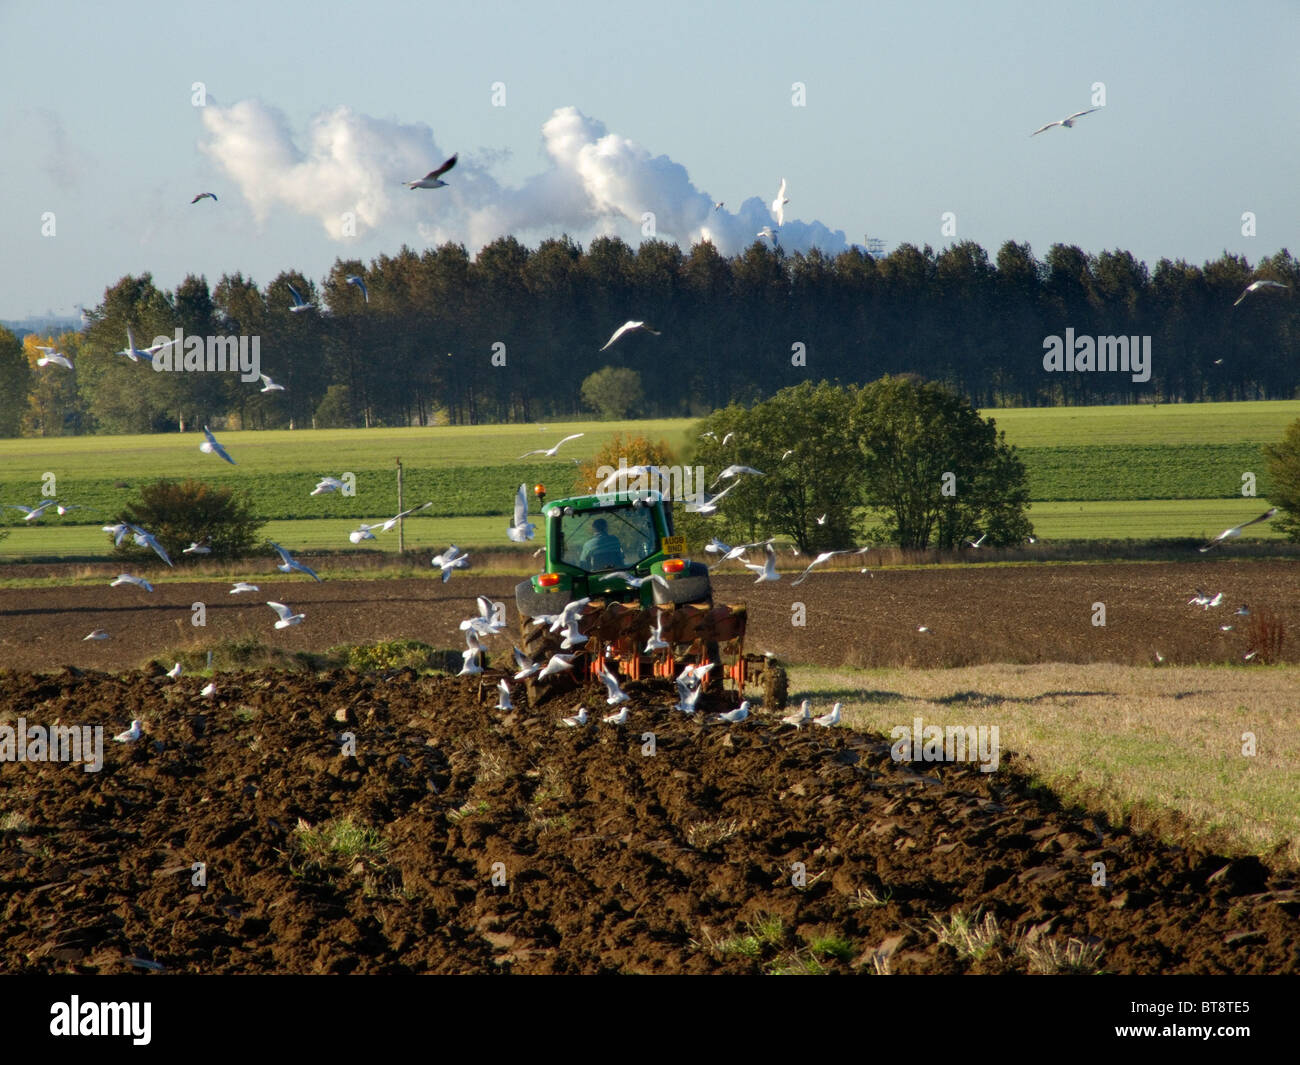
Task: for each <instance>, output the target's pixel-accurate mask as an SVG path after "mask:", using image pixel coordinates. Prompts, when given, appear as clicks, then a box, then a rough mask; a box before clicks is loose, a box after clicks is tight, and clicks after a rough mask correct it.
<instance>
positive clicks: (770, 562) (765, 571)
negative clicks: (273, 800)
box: [745, 544, 781, 584]
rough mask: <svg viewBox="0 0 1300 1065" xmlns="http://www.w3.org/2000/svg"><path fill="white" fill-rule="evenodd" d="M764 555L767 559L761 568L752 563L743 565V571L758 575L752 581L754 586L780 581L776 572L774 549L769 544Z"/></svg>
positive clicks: (779, 575) (779, 576)
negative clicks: (765, 582) (750, 571)
mask: <svg viewBox="0 0 1300 1065" xmlns="http://www.w3.org/2000/svg"><path fill="white" fill-rule="evenodd" d="M766 555H767V558H766V560H765V561H764V562H763V564H762V565H761V566H759V565H756V564H755V563H753V562H746V563H745V569H747V570H752V571H753V572H754V573H757V574H758V578H757V580H755V581H754V583H755V584H761V583H762V582H763V581H779V580H780V579H781V574H779V573H777V572H776V548H774V547H773V546H772V545H771V544H768V545H767V550H766Z"/></svg>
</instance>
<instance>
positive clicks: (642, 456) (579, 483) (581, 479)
mask: <svg viewBox="0 0 1300 1065" xmlns="http://www.w3.org/2000/svg"><path fill="white" fill-rule="evenodd" d="M676 461H677V458H676V456H675V455H674V454H673V449H672V448H670V447H669V446H668V444H667V443H666V442H665V441H663V440H659V441H656V442H654V443H651V442H650V441H649V440H648V439H646V438H645V437H644V436H632V435H631V434H627V433H615V434H614V435H613V436H612V437H610V438H609V442H608V443H607V444H605V445H604V446H603V447H601V448H600V450H599V451H597V452H596V454H595V455H593V456H592V457H591V458H590V459H588V460H587V461H586V462H584V463H582V464H581V465H579V466H578V467H577V471H576V474H575V476H574V480H573V494H574V495H577V494H579V493H582V492H588V491H592V490H594V489H595V487H596V486H597V485H598V484H599V483H600V482H601V480H602V479H603V478H604V477H605V476H607V472H606V473H604V474H602V473H601V471H602V470H606V471H608V470H617V469H619V467H620V465H621V466H623V467H629V466H660V467H663V468H667V467H669V466H672V465H673V464H674V463H675V462H676ZM629 482H630V483H631V484H632V485H633V486H634V487H635V485H636V481H635V479H633V478H629ZM651 487H657V486H655V485H652V486H651ZM664 491H665V493H666V492H667V491H668V488H667V487H665V488H664ZM552 494H554V493H552Z"/></svg>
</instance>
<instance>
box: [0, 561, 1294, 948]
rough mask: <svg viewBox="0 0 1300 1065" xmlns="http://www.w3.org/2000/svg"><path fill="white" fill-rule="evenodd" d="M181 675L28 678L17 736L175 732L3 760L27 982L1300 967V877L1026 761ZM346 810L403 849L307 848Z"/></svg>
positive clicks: (8, 683) (0, 872)
mask: <svg viewBox="0 0 1300 1065" xmlns="http://www.w3.org/2000/svg"><path fill="white" fill-rule="evenodd" d="M303 587H304V588H308V589H310V588H311V586H310V585H303ZM384 590H386V589H385V588H384V587H382V586H381V588H380V591H381V592H382V591H384ZM422 590H423V589H422ZM319 594H322V595H326V594H328V595H334V596H338V595H339V589H337V588H331V586H329V585H325V586H322V587H321V589H319ZM290 601H291V602H293V599H290ZM310 602H311V601H310V600H308V599H305V598H302V597H299V601H298V602H297V603H295V605H299V606H307V605H308V604H309V603H310ZM325 602H326V600H319V601H317V603H316V604H313V605H317V609H316V610H315V611H312V610H310V608H309V617H311V616H313V615H320V614H324V613H325V611H324V609H322V607H323V605H324V603H325ZM263 609H265V608H263ZM354 616H357V617H359V616H360V615H359V614H356V615H354ZM160 672H161V671H160V670H156V669H155V670H153V671H152V672H151V673H140V672H134V673H130V674H125V675H120V676H108V675H104V674H99V673H90V674H85V675H77V674H75V673H73V672H63V673H58V674H50V675H46V676H33V675H29V674H0V719H3V720H6V721H12V719H13V718H14V717H16V716H18V715H20V714H21V715H24V716H25V717H26V719H27V721H28V723H29V725H30V724H32V723H40V724H51V723H54V722H55V721H58V720H61V721H63V722H65V723H79V724H80V723H92V724H93V723H102V724H104V725H106V726H107V728H106V732H107V734H108V735H110V736H111V735H112V733H113V732H114V731H116V730H117V729H118V728H121V727H124V726H125V725H126V724H127V721H128V719H129V718H131V717H139V718H141V719H143V720H144V721H145V723H146V728H147V734H146V736H145V738H144V739H142V740H141V741H139V742H137V743H135V744H131V745H120V744H115V743H112V742H111V741H110V742H108V743H107V745H106V746H107V748H109V749H107V750H106V751H105V764H104V766H103V769H102V771H101V772H99V773H94V774H91V773H85V772H83V771H82V769H81V767H79V766H75V765H51V764H45V763H27V764H4V765H2V766H0V811H2V812H3V814H4V815H6V816H5V819H4V820H3V821H0V900H2V901H0V906H2V907H3V925H4V936H3V938H2V941H0V971H4V972H33V971H41V972H48V971H61V972H64V971H76V972H123V971H129V970H130V968H131V967H132V966H133V965H134V966H138V965H139V964H140V962H141V960H143V961H153V962H156V963H158V964H161V965H162V966H165V969H166V971H167V972H185V973H209V972H222V973H230V972H241V973H242V972H307V973H348V972H358V973H360V972H435V973H453V972H457V973H460V972H487V971H501V970H505V971H511V972H523V973H534V972H563V973H595V972H717V971H725V972H761V971H773V970H777V969H790V968H798V967H801V966H802V967H811V965H812V962H813V960H814V959H815V960H816V964H817V965H819V966H820V967H822V968H823V969H826V970H829V971H854V970H857V971H863V970H865V971H869V972H870V971H875V970H876V969H877V967H878V966H887V967H888V968H889V969H891V970H892V971H894V972H899V973H907V972H964V971H973V972H1007V971H1018V972H1023V971H1026V969H1027V967H1028V965H1029V961H1028V959H1027V957H1026V956H1025V955H1024V954H1023V953H1019V952H1017V951H1016V950H1015V949H1013V947H1012V946H1010V945H1009V944H1008V943H1006V942H1004V943H1003V944H1002V945H1001V946H998V947H995V948H994V949H993V950H991V951H989V952H988V953H987V954H985V955H984V956H983V957H982V958H981V959H978V960H976V959H974V958H972V957H971V956H969V955H968V954H965V953H963V952H962V951H960V950H957V949H955V948H954V947H953V946H951V945H946V944H941V943H940V942H939V938H938V936H937V933H936V930H935V928H934V926H933V924H932V919H933V918H935V917H946V916H948V915H949V914H951V913H953V912H962V913H965V914H968V915H969V914H972V913H974V912H975V911H976V910H977V909H982V910H983V911H984V912H986V913H988V914H991V915H993V917H994V918H995V919H996V920H997V922H998V926H999V928H1000V930H1001V932H1002V933H1003V935H1004V936H1006V937H1013V936H1019V935H1020V934H1022V933H1023V934H1024V935H1026V936H1027V937H1028V938H1029V939H1030V940H1032V941H1034V942H1035V943H1036V944H1037V945H1038V946H1040V947H1043V946H1045V945H1046V944H1054V945H1057V946H1060V947H1064V946H1066V945H1067V943H1068V941H1069V940H1071V939H1073V940H1075V941H1077V942H1079V943H1084V944H1093V945H1095V946H1096V947H1098V948H1100V951H1101V955H1100V961H1099V962H1098V963H1097V967H1099V968H1102V969H1104V970H1106V971H1109V972H1118V973H1158V972H1198V973H1268V972H1290V973H1294V972H1300V894H1297V890H1296V888H1297V884H1296V882H1295V881H1293V880H1290V881H1289V880H1286V879H1285V878H1284V877H1282V876H1280V875H1277V874H1275V873H1271V872H1270V870H1269V869H1268V868H1266V867H1265V866H1264V865H1262V864H1260V862H1259V861H1258V860H1256V859H1253V858H1251V859H1239V860H1235V861H1229V860H1228V859H1226V858H1223V857H1220V856H1216V855H1213V854H1207V853H1204V852H1201V851H1198V850H1196V849H1194V848H1191V847H1189V848H1186V849H1184V848H1180V847H1178V846H1173V845H1168V844H1165V843H1161V842H1158V841H1156V840H1154V839H1152V838H1150V837H1141V836H1134V835H1131V834H1129V833H1128V832H1127V831H1126V830H1124V829H1116V828H1112V827H1110V826H1108V825H1106V824H1105V823H1103V822H1101V821H1099V820H1098V819H1096V818H1093V817H1089V816H1085V815H1083V814H1079V813H1077V812H1069V811H1062V810H1060V809H1057V808H1055V806H1054V804H1053V802H1052V800H1051V798H1050V796H1047V795H1045V794H1043V793H1041V792H1036V791H1034V790H1033V789H1031V788H1030V787H1028V786H1027V785H1026V784H1025V782H1024V781H1023V780H1022V778H1020V777H1019V776H1017V775H1016V773H1015V768H1014V765H1012V766H1010V767H1008V766H1007V765H1006V763H1005V761H1004V765H1003V768H1002V769H1001V770H1000V771H999V772H998V773H996V774H990V775H986V774H983V773H980V772H979V771H978V769H977V768H975V767H973V766H960V765H951V766H950V765H939V766H935V765H932V764H923V765H922V766H920V768H921V769H922V772H914V771H913V767H911V766H908V765H900V764H898V763H894V762H893V761H891V760H890V757H889V753H888V749H887V748H886V747H885V746H884V745H883V744H882V743H880V742H878V741H876V740H873V739H871V738H870V737H867V736H864V735H862V734H858V733H854V732H852V731H848V730H840V729H837V730H829V731H828V730H822V729H811V730H808V729H805V730H803V731H802V732H795V731H793V730H791V729H789V728H781V727H780V726H779V725H777V724H776V723H775V722H774V720H772V719H771V718H770V717H765V716H764V715H763V714H761V713H759V714H757V715H755V717H753V718H751V720H749V721H747V722H744V723H742V724H739V725H735V726H726V725H722V724H717V723H707V722H705V721H702V720H700V719H699V718H700V717H701V716H703V715H697V718H696V719H686V718H684V717H683V716H682V715H680V714H678V713H676V712H673V711H670V710H669V709H668V708H667V705H666V702H665V700H663V699H662V698H661V697H659V696H658V695H656V694H655V693H654V692H653V691H652V690H651V689H650V688H649V687H648V686H647V685H645V684H635V685H632V686H631V687H632V689H633V691H634V694H635V698H634V708H633V711H632V716H631V721H630V723H629V725H628V726H627V727H626V728H616V727H614V726H610V725H597V726H596V727H590V728H587V729H568V728H561V727H559V726H558V725H557V718H558V717H559V716H560V714H561V713H562V712H565V711H566V710H567V709H568V708H569V707H570V706H572V705H575V703H574V702H570V701H569V700H567V699H566V700H564V702H565V704H566V705H565V706H559V705H557V704H559V703H560V702H561V701H560V700H553V701H552V703H550V704H548V705H546V706H544V707H542V708H541V709H540V710H539V711H538V712H536V713H534V712H532V711H530V710H529V709H528V708H527V707H526V706H524V705H523V702H524V700H523V695H522V690H521V689H522V685H516V686H515V687H516V689H517V690H518V695H517V696H516V701H517V703H518V704H519V709H517V710H516V711H514V712H501V711H497V710H495V709H492V706H493V705H494V703H495V698H494V697H491V696H492V689H493V688H494V686H495V678H494V677H487V678H486V680H485V682H484V683H482V684H480V682H479V681H477V680H474V679H468V678H467V679H463V680H456V679H442V678H433V677H417V676H415V675H414V674H412V673H410V672H409V671H404V672H401V673H398V674H395V675H392V676H388V677H383V676H379V675H367V676H358V675H355V674H351V673H343V672H335V673H329V674H322V675H319V676H314V675H310V674H294V675H288V674H254V673H247V674H226V675H221V676H219V677H218V678H217V685H218V692H217V695H216V696H215V698H214V699H212V700H205V699H203V698H201V697H200V696H199V694H198V692H199V688H200V686H201V685H202V684H203V683H204V682H203V681H202V680H200V679H198V678H192V677H182V678H180V679H179V680H177V681H170V680H167V679H166V678H163V677H161V676H159V675H158V674H159V673H160ZM480 692H482V693H483V696H484V698H482V699H481V698H480ZM585 697H586V705H587V706H588V707H589V708H591V709H593V710H596V709H601V710H603V709H604V706H603V701H598V700H597V698H596V696H595V693H594V692H590V691H588V692H586V693H585ZM345 730H346V731H350V732H352V733H354V734H355V737H356V756H355V757H345V756H344V755H343V754H342V753H341V751H340V737H341V733H342V732H344V731H345ZM647 732H653V733H654V740H655V753H654V754H653V755H647V754H646V753H644V749H643V744H644V743H646V742H648V741H647V740H646V739H645V737H644V735H643V734H644V733H647ZM1004 757H1005V756H1004ZM342 818H350V819H351V820H352V822H353V823H354V824H356V825H359V826H363V827H365V828H369V829H372V830H373V831H374V833H375V836H374V844H373V846H371V847H370V848H369V849H368V850H366V851H363V852H362V853H360V854H346V855H344V854H337V853H335V854H331V853H326V854H323V855H322V854H316V855H312V854H309V853H307V852H304V851H303V850H302V848H301V845H300V841H301V840H302V839H303V838H304V837H303V835H302V832H301V830H300V829H299V826H300V825H309V826H315V827H318V828H319V827H320V826H327V825H328V824H330V823H331V822H337V821H338V819H342ZM195 862H203V863H206V876H207V879H206V884H205V885H203V886H195V885H193V884H192V882H191V877H192V875H193V874H192V871H191V870H192V865H193V863H195ZM1097 862H1102V863H1104V864H1105V868H1106V873H1107V886H1105V887H1099V886H1093V871H1094V863H1097ZM496 863H501V864H500V865H497V864H496ZM796 863H803V866H804V868H805V877H806V881H805V882H804V884H803V886H801V887H800V886H796V885H795V884H793V883H792V876H794V875H795V872H796V868H797V867H796ZM494 869H495V870H497V871H498V872H499V873H502V874H503V875H504V883H498V884H496V885H494V884H493V882H492V877H493V872H494ZM869 893H874V899H876V900H878V901H879V903H880V904H875V903H874V902H873V901H872V898H873V896H872V895H871V894H869ZM746 937H749V938H746ZM821 937H834V939H835V940H837V941H838V942H834V943H826V942H821V941H820V940H821ZM896 937H902V938H901V939H899V938H896ZM817 948H820V957H818V951H817ZM882 949H883V950H884V951H885V953H888V954H889V955H890V957H889V960H888V961H887V962H885V961H879V962H878V961H875V960H873V958H872V954H873V953H874V952H877V951H880V950H882ZM132 958H134V959H137V960H136V961H135V962H129V961H128V960H127V959H132Z"/></svg>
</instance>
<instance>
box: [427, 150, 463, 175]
mask: <svg viewBox="0 0 1300 1065" xmlns="http://www.w3.org/2000/svg"><path fill="white" fill-rule="evenodd" d="M459 157H460V152H457V153H456V154H455V155H453V156H452V157H451V158H450V159H448V160H447V161H446V162H445V163H443V164H442V166H440V167H438V169H437V170H430V171H429V172H428V173H427V174H425V175H424V180H425V181H428V180H429V179H430V178H437V177H442V175H443V174H445V173H446V172H447V171H448V170H450V169H451V168H452V167H453V166H455V165H456V160H457V159H458V158H459Z"/></svg>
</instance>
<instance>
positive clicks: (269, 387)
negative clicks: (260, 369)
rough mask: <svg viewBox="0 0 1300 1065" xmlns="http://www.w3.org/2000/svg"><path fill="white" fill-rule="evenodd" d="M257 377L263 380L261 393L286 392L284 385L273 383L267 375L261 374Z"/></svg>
mask: <svg viewBox="0 0 1300 1065" xmlns="http://www.w3.org/2000/svg"><path fill="white" fill-rule="evenodd" d="M257 376H258V377H260V378H261V379H262V387H261V389H260V390H259V391H262V392H283V391H284V385H277V384H276V383H275V382H274V381H272V380H271V379H270V378H269V377H267V376H266V374H264V373H260V374H258V375H257Z"/></svg>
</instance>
